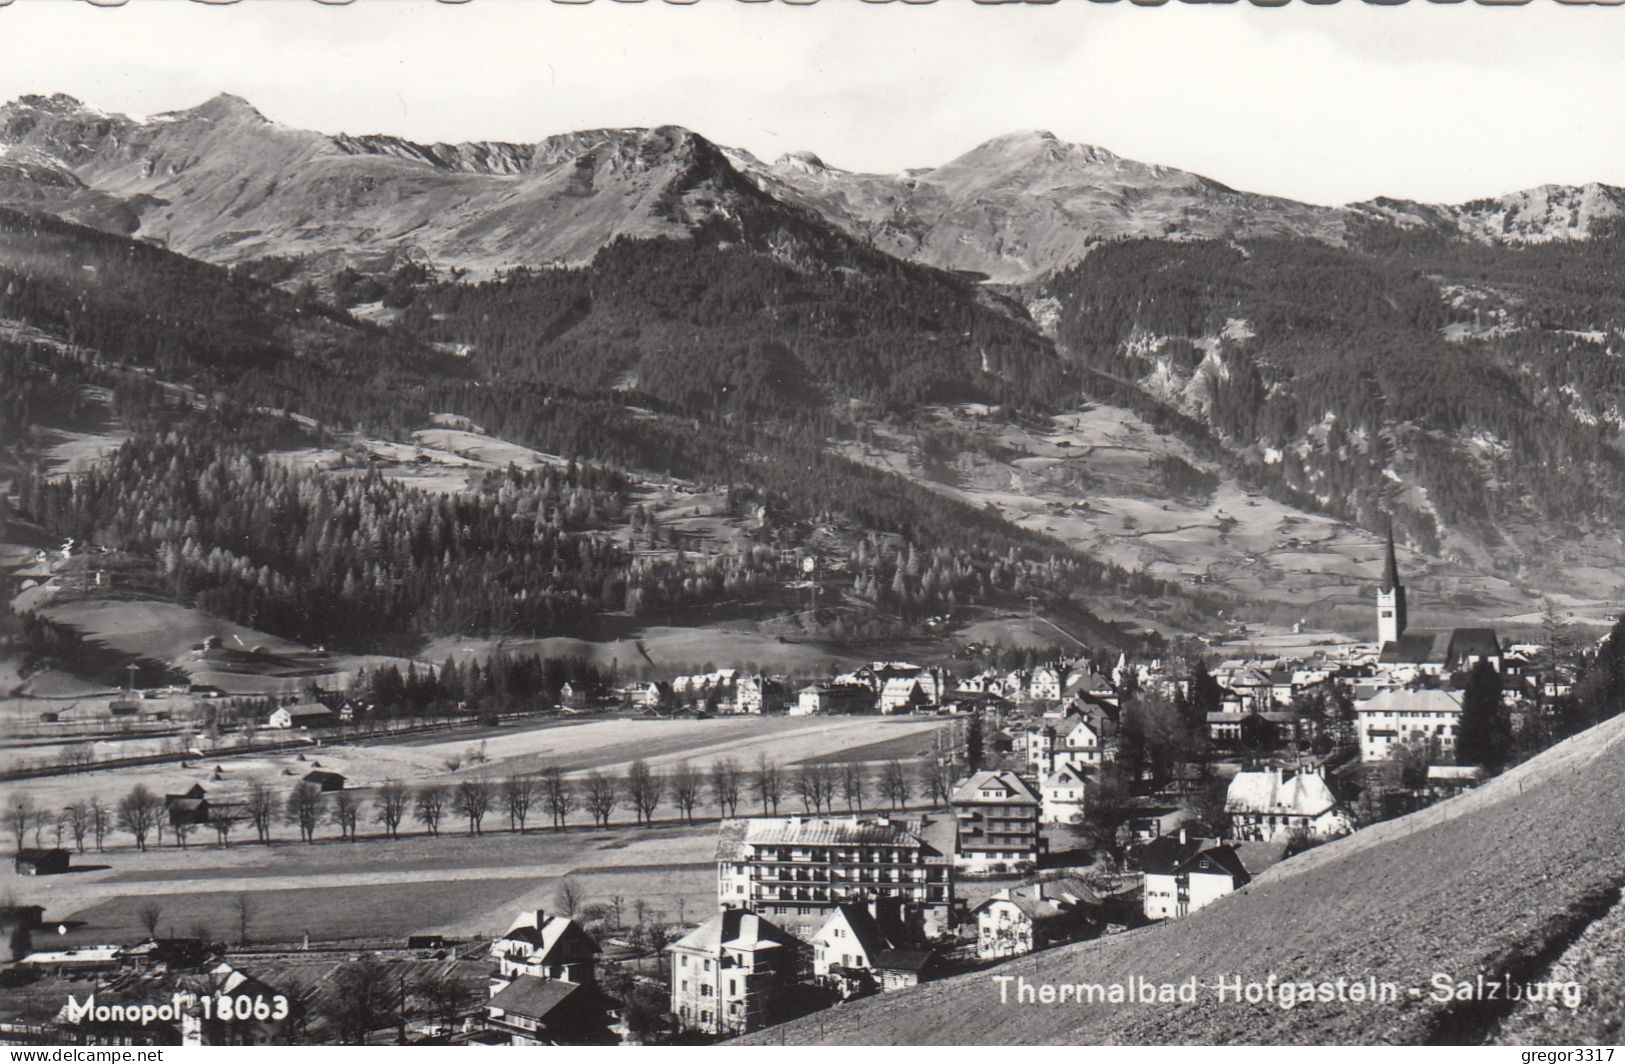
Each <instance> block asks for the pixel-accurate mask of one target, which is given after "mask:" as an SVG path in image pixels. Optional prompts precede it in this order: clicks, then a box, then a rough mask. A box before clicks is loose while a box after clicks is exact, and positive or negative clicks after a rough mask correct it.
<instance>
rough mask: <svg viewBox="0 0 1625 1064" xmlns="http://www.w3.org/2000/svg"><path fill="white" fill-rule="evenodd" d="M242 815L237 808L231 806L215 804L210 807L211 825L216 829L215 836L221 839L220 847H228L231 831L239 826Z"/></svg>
mask: <svg viewBox="0 0 1625 1064" xmlns="http://www.w3.org/2000/svg"><path fill="white" fill-rule="evenodd" d="M241 819H242V817H241V815H240V814H238V812H237V810H235V809H233V808H232V807H230V806H220V805H213V806H210V807H209V826H210V827H211V828H213V829H214V833H215V836H216V837H217V838H218V839H219V840H220V848H221V849H222V850H223V849H225V848H226V845H227V843H229V842H230V841H231V833H232V830H233V829H234V828H236V827H237V822H238V821H239V820H241Z"/></svg>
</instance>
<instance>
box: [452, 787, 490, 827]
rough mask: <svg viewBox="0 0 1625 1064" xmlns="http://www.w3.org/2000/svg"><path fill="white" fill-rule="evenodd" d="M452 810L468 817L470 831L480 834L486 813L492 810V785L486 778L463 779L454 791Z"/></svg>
mask: <svg viewBox="0 0 1625 1064" xmlns="http://www.w3.org/2000/svg"><path fill="white" fill-rule="evenodd" d="M451 807H452V810H453V811H454V812H455V813H456V814H457V815H458V816H461V817H466V818H467V819H468V833H469V834H470V835H478V834H479V833H480V825H481V824H482V823H483V822H484V820H485V814H486V813H489V812H490V811H491V785H490V784H489V783H487V782H485V781H484V780H480V779H473V780H463V781H462V782H461V783H459V784H458V785H457V789H456V790H455V791H453V792H452V798H451Z"/></svg>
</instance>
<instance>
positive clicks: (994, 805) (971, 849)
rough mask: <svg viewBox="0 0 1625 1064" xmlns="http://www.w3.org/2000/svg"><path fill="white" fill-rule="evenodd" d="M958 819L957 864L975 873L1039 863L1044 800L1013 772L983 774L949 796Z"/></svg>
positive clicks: (955, 816) (955, 844)
mask: <svg viewBox="0 0 1625 1064" xmlns="http://www.w3.org/2000/svg"><path fill="white" fill-rule="evenodd" d="M948 803H949V805H950V806H951V807H952V808H953V811H954V818H955V820H956V821H957V829H958V830H957V833H956V837H955V839H954V866H955V867H956V868H960V869H964V870H966V871H970V872H999V871H1004V870H1006V869H1010V870H1015V869H1018V868H1019V867H1020V866H1022V865H1027V866H1029V867H1031V866H1035V865H1037V864H1038V858H1039V855H1040V854H1042V853H1043V852H1044V839H1043V835H1042V832H1041V831H1040V828H1039V819H1040V815H1041V813H1042V812H1043V807H1044V803H1043V801H1042V800H1041V799H1040V798H1039V797H1038V795H1037V794H1036V793H1035V792H1034V791H1033V789H1032V787H1030V786H1028V785H1027V783H1026V781H1024V780H1023V779H1022V778H1021V777H1020V776H1018V775H1016V774H1015V773H1014V772H1008V771H1004V772H993V771H988V772H978V773H976V774H975V775H974V776H971V777H970V778H969V779H966V780H965V781H963V782H962V783H960V785H959V786H958V787H956V788H955V789H954V793H953V795H952V796H951V797H950V798H949V799H948Z"/></svg>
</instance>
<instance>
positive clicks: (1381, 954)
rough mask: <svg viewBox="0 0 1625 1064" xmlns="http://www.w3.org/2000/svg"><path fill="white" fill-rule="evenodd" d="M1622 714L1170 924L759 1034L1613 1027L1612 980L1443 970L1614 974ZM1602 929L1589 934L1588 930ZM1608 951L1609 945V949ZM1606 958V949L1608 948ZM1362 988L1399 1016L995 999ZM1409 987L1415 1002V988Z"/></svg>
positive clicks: (1275, 1033)
mask: <svg viewBox="0 0 1625 1064" xmlns="http://www.w3.org/2000/svg"><path fill="white" fill-rule="evenodd" d="M1622 811H1625V717H1621V718H1615V719H1613V720H1609V721H1606V722H1604V723H1603V724H1600V725H1598V726H1597V727H1595V728H1593V729H1591V730H1589V731H1587V732H1584V733H1582V734H1580V735H1577V736H1575V737H1574V738H1572V739H1570V740H1568V741H1566V742H1564V743H1563V744H1561V745H1559V746H1557V747H1554V748H1553V749H1551V750H1549V751H1547V752H1546V753H1544V754H1542V755H1541V756H1539V757H1538V758H1535V759H1534V760H1532V761H1530V762H1528V763H1526V764H1525V765H1522V766H1520V767H1519V768H1518V769H1516V770H1514V771H1512V772H1509V773H1507V774H1506V775H1504V776H1502V777H1500V778H1499V779H1497V780H1495V781H1494V782H1492V783H1490V784H1488V785H1486V786H1485V787H1483V788H1482V789H1480V790H1478V791H1476V792H1474V793H1471V794H1467V795H1464V796H1462V797H1460V798H1456V799H1453V800H1451V801H1449V802H1445V803H1442V804H1440V805H1438V806H1435V807H1433V808H1431V809H1429V810H1425V811H1424V812H1422V813H1419V814H1416V815H1414V816H1410V817H1406V818H1403V819H1401V820H1396V821H1392V822H1390V823H1386V824H1383V825H1379V826H1377V827H1375V828H1372V829H1370V830H1367V831H1363V832H1361V833H1359V834H1358V835H1356V836H1353V837H1351V838H1348V839H1345V840H1342V841H1339V842H1336V843H1333V844H1330V845H1328V846H1324V847H1322V848H1320V849H1318V850H1314V851H1311V852H1309V853H1307V854H1304V855H1301V856H1299V857H1297V858H1294V859H1292V860H1290V861H1287V862H1285V863H1283V864H1282V865H1279V866H1277V868H1275V869H1273V870H1271V871H1270V872H1268V873H1266V874H1264V875H1263V876H1261V877H1259V879H1257V880H1256V881H1254V882H1253V883H1252V884H1250V885H1249V886H1248V887H1246V888H1244V889H1243V890H1242V891H1240V892H1238V893H1237V894H1235V895H1232V896H1231V897H1229V898H1225V899H1222V900H1220V901H1219V902H1217V903H1215V904H1213V905H1212V906H1210V907H1209V908H1207V909H1204V910H1202V911H1200V912H1198V913H1196V914H1195V915H1193V916H1191V917H1189V918H1187V919H1184V920H1180V921H1177V922H1174V923H1169V924H1164V925H1160V926H1156V927H1151V928H1147V929H1144V930H1142V931H1136V932H1131V933H1129V934H1126V935H1121V936H1116V937H1113V938H1110V939H1104V940H1097V941H1094V942H1088V943H1082V944H1079V945H1076V946H1071V947H1066V948H1062V949H1056V950H1051V951H1048V952H1045V953H1040V954H1036V955H1033V956H1030V957H1026V958H1021V959H1019V960H1016V961H1013V962H1010V963H1007V964H1004V965H1001V966H998V967H996V968H992V969H989V970H987V971H984V972H979V973H977V974H974V975H967V976H961V977H958V978H956V979H952V980H945V981H943V982H941V983H933V984H927V985H925V986H923V987H920V988H918V989H917V990H914V991H908V992H903V993H897V994H887V995H884V996H883V997H878V998H869V999H866V1000H863V1001H860V1002H857V1003H853V1004H848V1005H844V1006H841V1007H839V1008H836V1009H834V1010H832V1011H829V1012H826V1013H823V1014H820V1015H815V1016H813V1017H810V1018H808V1019H805V1020H802V1021H798V1022H797V1023H795V1024H791V1025H788V1026H786V1027H782V1028H773V1029H771V1030H768V1031H765V1032H762V1033H761V1034H759V1035H756V1036H755V1038H756V1039H757V1040H760V1041H763V1042H776V1041H779V1040H780V1039H781V1038H782V1039H783V1040H784V1041H786V1042H809V1043H821V1042H836V1043H863V1042H868V1043H880V1042H888V1043H900V1044H927V1043H986V1044H1019V1043H1028V1044H1046V1043H1130V1044H1133V1043H1221V1044H1223V1043H1232V1042H1264V1043H1276V1042H1288V1043H1407V1044H1411V1043H1428V1042H1434V1043H1458V1044H1459V1043H1473V1042H1479V1041H1483V1040H1508V1041H1523V1040H1525V1039H1526V1038H1531V1037H1532V1038H1534V1039H1536V1040H1538V1041H1542V1042H1548V1043H1549V1042H1552V1041H1566V1040H1572V1039H1576V1038H1579V1039H1585V1038H1588V1037H1599V1036H1601V1032H1604V1031H1610V1030H1612V1031H1615V1032H1617V1031H1618V1030H1619V1024H1618V1020H1619V1011H1620V1008H1619V1005H1618V1002H1617V999H1616V997H1615V993H1614V991H1615V989H1616V988H1617V983H1616V982H1614V981H1612V980H1609V979H1606V978H1603V979H1599V980H1598V981H1596V982H1594V983H1592V984H1591V985H1590V986H1587V987H1586V988H1585V997H1584V999H1583V1001H1582V1003H1581V1004H1580V1006H1579V1008H1578V1009H1575V1010H1572V1011H1571V1010H1569V1009H1566V1008H1564V1007H1563V1005H1562V1004H1561V1003H1559V1004H1557V1005H1554V1006H1548V1005H1545V1004H1541V1005H1538V1006H1535V1005H1529V1004H1522V1005H1519V1006H1517V1007H1516V1009H1515V1010H1513V1009H1509V1008H1508V1007H1507V1006H1506V1004H1505V1003H1504V1002H1501V1001H1484V1002H1481V1003H1477V1004H1474V1003H1444V1002H1439V1001H1435V1000H1432V999H1431V992H1432V988H1433V986H1432V983H1431V980H1432V978H1433V976H1434V973H1447V974H1449V975H1451V976H1453V977H1454V978H1455V979H1457V980H1468V981H1472V980H1474V979H1475V978H1476V977H1477V976H1478V975H1479V974H1480V973H1482V974H1483V975H1484V977H1485V978H1486V979H1497V978H1500V977H1501V976H1503V975H1506V976H1510V977H1511V978H1512V979H1513V980H1515V981H1518V982H1524V981H1539V980H1542V979H1546V978H1560V979H1567V978H1570V977H1573V976H1575V975H1576V974H1578V977H1579V978H1580V979H1581V980H1582V981H1583V980H1584V979H1585V976H1586V974H1587V973H1590V974H1591V975H1593V976H1595V975H1598V974H1606V973H1605V971H1604V969H1605V968H1606V966H1604V967H1603V968H1599V967H1597V966H1595V965H1587V964H1583V963H1578V962H1580V961H1581V960H1582V958H1581V957H1580V956H1579V954H1580V953H1589V952H1590V950H1589V949H1588V948H1587V940H1588V939H1590V938H1593V937H1596V936H1598V935H1599V934H1600V933H1605V932H1607V931H1608V929H1609V928H1610V927H1612V926H1613V925H1615V924H1616V923H1617V920H1618V918H1619V917H1620V915H1621V912H1620V909H1619V902H1620V885H1621V884H1622V883H1625V833H1622V832H1621V831H1620V827H1619V824H1620V816H1621V812H1622ZM1588 928H1593V930H1592V932H1591V934H1590V935H1587V934H1586V932H1587V929H1588ZM1604 937H1608V938H1613V937H1615V936H1613V935H1607V934H1604ZM1604 949H1605V950H1606V947H1604ZM1271 974H1274V975H1275V976H1276V977H1277V978H1279V979H1282V980H1286V979H1291V980H1314V981H1317V982H1318V981H1321V980H1336V979H1338V978H1339V977H1346V978H1348V979H1349V980H1351V981H1352V980H1356V979H1359V980H1364V979H1366V978H1367V977H1368V976H1375V977H1376V978H1377V979H1379V980H1387V981H1391V982H1393V983H1395V984H1397V985H1398V986H1399V987H1401V988H1404V989H1402V991H1401V994H1400V999H1399V1000H1398V1001H1397V1002H1395V1003H1391V1004H1375V1003H1370V1002H1364V1003H1357V1002H1353V1001H1345V1002H1330V1003H1324V1004H1322V1003H1319V1002H1314V1003H1307V1004H1299V1005H1297V1006H1296V1007H1295V1008H1292V1009H1290V1010H1287V1009H1283V1008H1282V1007H1280V1005H1278V1004H1272V1003H1269V1002H1267V1001H1266V1002H1264V1003H1260V1004H1248V1003H1241V1004H1237V1003H1235V1002H1234V1001H1224V1002H1222V1003H1221V1002H1220V1001H1218V1000H1216V996H1215V995H1214V994H1213V993H1212V992H1211V991H1209V990H1206V989H1204V990H1203V991H1202V992H1201V993H1200V994H1199V995H1198V998H1197V1001H1196V1002H1195V1003H1194V1004H1162V1005H1130V1004H1122V1005H1110V1004H1100V1003H1094V1004H1083V1005H1079V1004H1075V1003H1072V1002H1067V1003H1065V1004H1051V1005H1044V1004H1026V1005H1018V1004H1016V1003H1015V1001H1014V995H1013V993H1012V995H1011V998H1012V1000H1011V1001H1010V1003H1008V1004H1001V1003H1000V996H999V984H998V983H996V982H995V977H996V976H999V975H1011V976H1015V975H1020V976H1024V977H1026V978H1027V979H1028V980H1029V981H1032V982H1048V983H1055V984H1060V983H1079V982H1086V983H1096V982H1098V983H1111V982H1122V981H1125V980H1128V979H1130V978H1131V977H1140V978H1143V979H1146V980H1151V981H1157V982H1180V981H1183V980H1186V979H1188V978H1190V977H1192V976H1195V977H1196V978H1197V979H1198V980H1199V981H1200V982H1201V983H1203V984H1211V983H1213V982H1215V981H1216V980H1217V979H1219V978H1221V977H1223V978H1225V979H1227V980H1228V979H1231V978H1233V977H1234V976H1235V975H1240V976H1241V977H1242V978H1243V979H1244V980H1248V981H1251V980H1258V981H1264V980H1266V979H1267V978H1268V977H1269V976H1270V975H1271ZM1411 987H1415V988H1418V989H1419V990H1420V995H1419V996H1416V997H1412V996H1411V995H1410V994H1409V993H1408V992H1407V991H1408V989H1409V988H1411Z"/></svg>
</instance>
